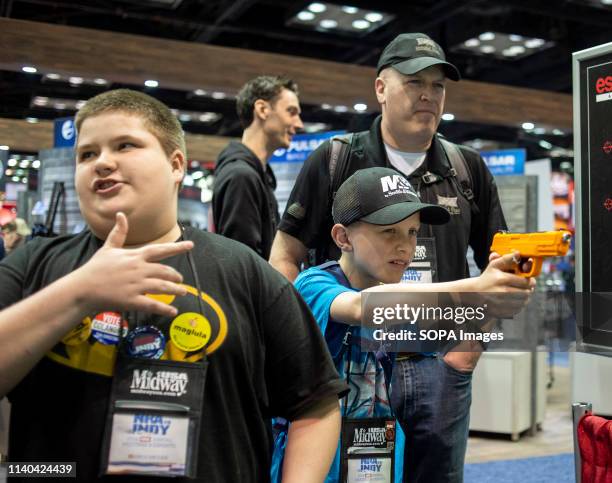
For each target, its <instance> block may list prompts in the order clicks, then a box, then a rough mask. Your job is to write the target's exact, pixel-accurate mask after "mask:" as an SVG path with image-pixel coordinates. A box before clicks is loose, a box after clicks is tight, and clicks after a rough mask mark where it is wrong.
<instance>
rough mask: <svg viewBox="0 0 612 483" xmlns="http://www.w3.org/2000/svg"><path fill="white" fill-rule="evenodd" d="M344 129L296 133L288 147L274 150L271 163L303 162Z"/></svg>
mask: <svg viewBox="0 0 612 483" xmlns="http://www.w3.org/2000/svg"><path fill="white" fill-rule="evenodd" d="M343 133H344V131H329V132H322V133H313V134H296V135H295V136H293V139H292V140H291V144H290V145H289V147H288V148H287V149H284V148H281V149H277V150H276V151H274V154H273V155H272V158H270V162H271V163H303V162H304V161H306V158H307V157H308V156H309V155H310V153H312V152H313V151H314V150H315V149H317V148H318V147H319V145H321V144H322V143H323V141H325V140H326V139H329V138H331V137H332V136H336V135H338V134H343Z"/></svg>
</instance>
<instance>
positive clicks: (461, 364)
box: [270, 33, 506, 482]
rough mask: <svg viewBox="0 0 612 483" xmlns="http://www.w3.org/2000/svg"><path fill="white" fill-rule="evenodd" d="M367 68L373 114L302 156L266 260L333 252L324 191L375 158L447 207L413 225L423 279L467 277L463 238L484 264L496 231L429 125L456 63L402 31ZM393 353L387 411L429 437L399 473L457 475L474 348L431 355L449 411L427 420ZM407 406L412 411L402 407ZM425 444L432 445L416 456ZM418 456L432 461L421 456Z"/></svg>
mask: <svg viewBox="0 0 612 483" xmlns="http://www.w3.org/2000/svg"><path fill="white" fill-rule="evenodd" d="M376 73H377V77H376V80H375V82H374V88H375V92H376V97H377V100H378V102H379V104H380V108H381V111H382V115H381V116H379V117H378V118H377V119H376V120H375V121H374V123H373V125H372V127H371V129H370V130H369V131H364V132H360V133H355V134H352V135H350V136H347V137H346V138H345V139H344V140H343V141H344V142H342V143H340V141H334V142H331V141H328V142H326V143H323V144H322V145H321V146H320V147H319V148H318V149H317V150H315V151H314V152H313V153H312V154H311V156H310V157H309V158H308V159H307V161H306V162H305V163H304V166H303V168H302V170H301V172H300V174H299V176H298V178H297V180H296V183H295V185H294V188H293V191H292V193H291V195H290V197H289V201H288V202H287V209H286V211H285V213H284V215H283V217H282V220H281V223H280V224H279V231H278V232H277V234H276V237H275V241H274V244H273V246H272V252H271V255H270V263H272V265H273V266H274V267H275V268H277V269H278V270H279V271H280V272H281V273H283V274H284V275H285V276H286V277H287V278H289V279H290V280H293V279H295V277H296V276H297V274H298V272H299V267H300V265H301V263H302V262H303V261H304V260H305V259H306V256H307V254H308V251H309V249H310V250H311V253H312V252H314V253H315V254H316V257H315V262H316V263H321V262H323V261H325V260H329V259H337V258H338V256H339V251H338V249H337V247H336V244H335V243H334V242H333V240H332V238H331V237H330V236H329V235H328V234H329V233H330V231H331V227H332V226H333V224H334V221H333V220H332V217H331V206H332V198H333V192H334V191H335V190H336V189H337V186H340V184H341V182H342V181H343V180H345V179H347V178H348V177H349V176H350V175H351V174H352V173H354V172H355V171H357V170H359V169H364V168H369V167H375V166H378V167H381V166H384V167H388V168H393V169H396V170H398V171H399V172H401V173H402V174H404V175H405V176H406V178H407V179H408V180H409V181H410V182H411V184H412V185H413V186H414V188H415V190H416V192H417V193H418V194H419V196H420V198H421V199H422V200H423V201H424V202H425V203H429V204H436V205H441V206H443V207H445V208H446V209H447V210H448V212H449V213H450V221H449V222H448V223H446V224H444V225H427V224H423V225H422V226H421V228H420V231H419V234H418V235H419V238H418V241H417V245H418V250H419V253H426V254H427V257H428V263H429V266H430V269H429V271H428V272H427V273H426V276H424V277H423V279H426V280H427V281H430V282H436V281H439V282H446V281H451V280H458V279H462V278H466V277H468V276H469V270H468V264H467V261H466V255H467V250H468V246H471V248H472V249H473V252H474V260H475V262H476V264H477V265H478V267H479V268H480V269H481V270H484V269H485V268H486V267H487V264H488V262H489V258H488V257H489V247H490V246H491V242H492V239H493V236H494V234H495V233H496V232H498V231H499V230H505V229H506V222H505V220H504V216H503V213H502V209H501V204H500V202H499V197H498V193H497V187H496V185H495V182H494V180H493V177H492V175H491V173H490V172H489V171H488V169H487V167H486V165H485V163H484V161H483V160H482V158H481V157H480V155H479V154H478V153H477V152H476V151H474V150H472V149H470V148H468V147H466V146H460V145H456V144H453V143H450V142H448V141H447V140H445V139H443V138H442V137H441V136H440V135H438V134H437V133H436V131H437V129H438V125H439V123H440V120H441V117H442V114H443V113H444V105H445V100H446V85H447V83H448V82H449V80H450V81H457V80H459V72H458V70H457V68H456V67H455V66H454V65H452V64H451V63H449V62H448V61H447V60H446V57H445V55H444V52H443V50H442V48H441V47H440V46H439V45H438V44H437V43H436V42H435V41H434V40H432V39H431V38H430V37H429V36H427V35H425V34H422V33H410V34H401V35H399V36H397V37H396V38H395V39H393V40H392V41H391V42H390V43H389V45H387V46H386V47H385V48H384V50H383V52H382V54H381V56H380V60H379V62H378V65H377V71H376ZM336 146H341V148H340V149H338V148H336ZM332 155H333V156H332ZM332 158H333V159H334V162H333V163H331V164H330V159H332ZM434 255H435V256H434ZM406 278H410V277H406ZM403 357H404V356H402V355H400V356H399V357H398V359H399V363H398V366H397V367H396V370H395V371H394V377H395V378H396V379H397V380H395V381H394V384H395V386H396V387H401V388H402V391H403V393H402V395H401V397H398V398H397V401H398V404H399V405H398V406H397V407H396V412H397V413H399V414H401V415H402V418H403V419H404V420H405V421H407V422H408V423H411V422H412V423H414V422H415V421H417V419H418V418H420V419H418V421H425V423H424V424H426V425H428V427H430V428H432V429H431V430H430V431H429V435H430V438H429V439H427V440H423V441H421V442H422V444H418V445H416V446H418V447H416V446H415V447H414V448H410V451H412V453H411V456H410V458H416V459H421V460H422V461H423V462H424V463H423V464H422V465H420V466H419V468H417V469H416V470H412V471H411V472H410V475H411V476H409V478H410V480H411V481H417V480H418V481H441V480H444V481H453V482H457V481H461V478H462V473H463V459H464V455H465V449H466V446H467V434H468V423H469V408H470V404H471V374H472V371H473V369H474V367H475V365H476V362H477V359H478V357H477V354H475V353H465V354H464V353H461V352H452V353H449V354H447V355H445V356H444V358H443V359H442V358H441V357H440V361H441V363H443V367H444V368H445V369H446V371H447V380H448V383H446V384H442V385H440V384H435V385H434V384H431V385H430V386H429V387H428V389H427V391H426V392H427V394H426V395H425V397H426V398H427V401H429V403H428V404H431V405H433V407H436V406H437V407H440V405H438V404H437V403H435V402H434V401H444V402H445V404H447V405H448V407H452V408H453V411H452V412H451V411H449V412H445V411H434V412H433V413H432V414H429V415H427V418H425V417H424V416H423V414H422V412H419V411H420V409H421V408H420V407H419V405H418V404H407V403H410V401H411V398H414V397H415V396H414V394H413V393H411V390H412V388H413V386H412V385H411V383H410V381H406V380H404V377H403V376H402V374H409V373H410V371H413V370H416V369H415V366H416V365H418V361H417V362H415V360H414V358H408V359H403ZM402 359H403V360H402ZM432 377H433V376H432ZM434 388H436V389H434ZM396 394H397V393H396ZM394 399H395V396H394ZM408 407H411V408H414V409H415V410H414V411H413V412H412V413H411V414H409V413H408V409H407V408H408ZM404 411H406V412H404ZM415 418H416V419H415ZM433 428H435V429H433ZM409 443H410V442H409ZM432 447H436V448H437V451H436V452H432V456H429V457H428V456H426V455H425V453H426V452H427V448H432ZM407 454H408V452H407ZM427 458H435V459H436V460H437V462H436V463H435V464H434V463H433V460H432V462H430V463H427V461H428V460H427ZM421 470H423V471H422V472H421Z"/></svg>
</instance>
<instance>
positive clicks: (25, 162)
mask: <svg viewBox="0 0 612 483" xmlns="http://www.w3.org/2000/svg"><path fill="white" fill-rule="evenodd" d="M28 166H30V161H28V160H27V159H23V160H21V161H20V162H19V167H20V168H27V167H28Z"/></svg>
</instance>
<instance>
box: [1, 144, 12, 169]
mask: <svg viewBox="0 0 612 483" xmlns="http://www.w3.org/2000/svg"><path fill="white" fill-rule="evenodd" d="M8 150H9V147H8V146H7V145H6V144H3V145H2V146H0V151H8ZM9 166H10V164H9Z"/></svg>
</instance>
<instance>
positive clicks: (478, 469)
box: [464, 453, 575, 483]
mask: <svg viewBox="0 0 612 483" xmlns="http://www.w3.org/2000/svg"><path fill="white" fill-rule="evenodd" d="M574 481H575V478H574V455H573V454H572V453H570V454H559V455H554V456H541V457H537V458H525V459H518V460H502V461H490V462H488V463H473V464H467V465H465V472H464V482H465V483H489V482H490V483H549V482H550V483H570V482H571V483H573V482H574Z"/></svg>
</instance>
